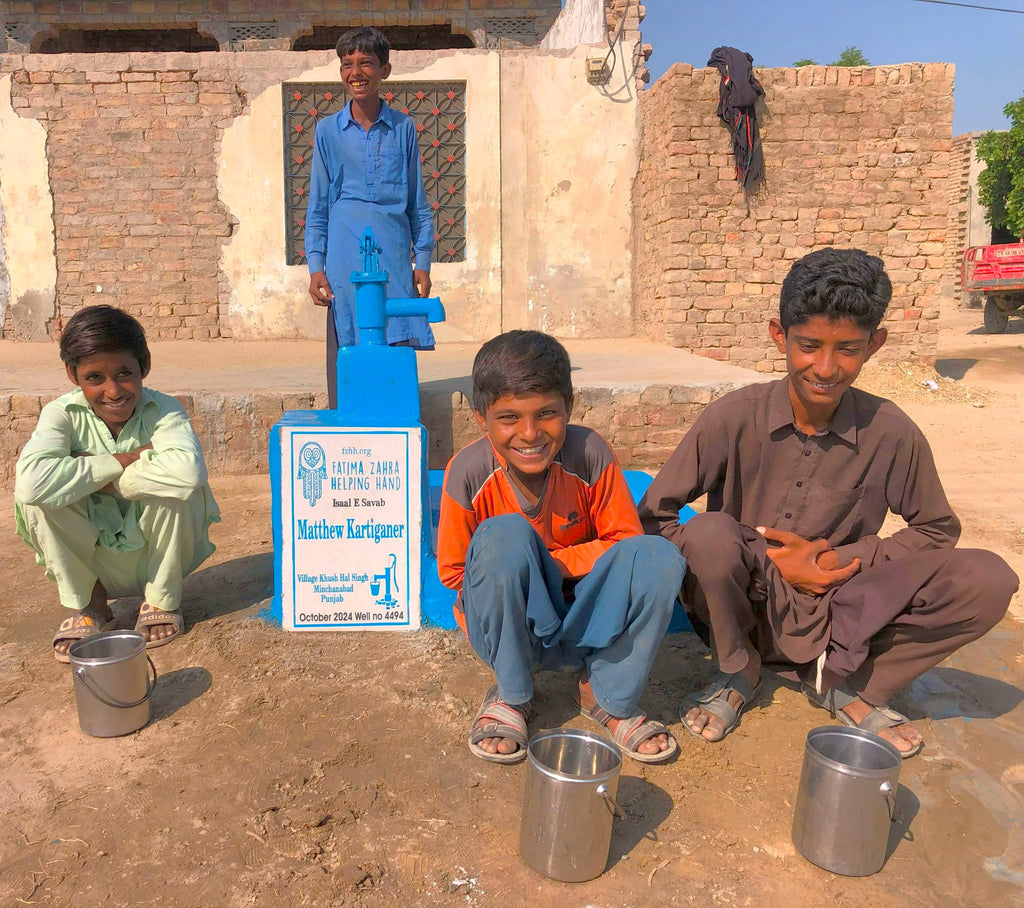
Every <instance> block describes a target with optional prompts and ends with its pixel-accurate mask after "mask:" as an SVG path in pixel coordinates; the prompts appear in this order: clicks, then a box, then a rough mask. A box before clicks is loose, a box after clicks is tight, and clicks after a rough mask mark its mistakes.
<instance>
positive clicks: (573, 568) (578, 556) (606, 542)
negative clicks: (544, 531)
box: [550, 533, 637, 577]
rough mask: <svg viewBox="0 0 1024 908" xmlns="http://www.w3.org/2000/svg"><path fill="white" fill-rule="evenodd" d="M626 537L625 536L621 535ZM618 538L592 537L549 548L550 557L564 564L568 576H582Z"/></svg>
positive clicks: (587, 572) (631, 534)
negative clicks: (588, 540) (587, 539)
mask: <svg viewBox="0 0 1024 908" xmlns="http://www.w3.org/2000/svg"><path fill="white" fill-rule="evenodd" d="M627 535H629V536H636V535H637V534H636V533H629V534H627ZM622 538H623V539H625V538H627V537H626V536H623V537H622ZM616 542H618V539H593V540H591V541H590V542H581V543H580V544H579V545H567V546H565V547H563V548H560V549H551V550H550V552H551V557H552V558H554V559H555V561H557V562H558V563H559V564H562V565H564V566H565V573H566V575H567V576H569V577H583V576H585V575H586V574H589V573H590V571H591V569H592V568H593V567H594V563H595V562H596V561H597V559H598V558H600V557H601V556H602V555H603V554H604V553H605V552H607V551H608V549H610V548H611V547H612V546H613V545H615V543H616Z"/></svg>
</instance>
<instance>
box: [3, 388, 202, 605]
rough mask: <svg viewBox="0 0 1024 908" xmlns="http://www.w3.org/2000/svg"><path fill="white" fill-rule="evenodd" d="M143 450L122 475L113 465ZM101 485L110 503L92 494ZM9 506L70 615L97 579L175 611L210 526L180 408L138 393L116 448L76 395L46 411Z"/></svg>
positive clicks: (192, 438) (198, 460)
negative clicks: (122, 456) (12, 504)
mask: <svg viewBox="0 0 1024 908" xmlns="http://www.w3.org/2000/svg"><path fill="white" fill-rule="evenodd" d="M150 443H152V445H153V449H152V450H150V451H143V452H142V454H141V456H140V457H139V460H138V461H136V462H135V463H133V464H131V465H129V466H128V467H125V468H122V467H121V465H120V463H118V461H117V458H116V457H114V456H113V455H114V454H115V453H125V452H128V451H134V450H136V449H137V448H140V447H141V446H142V445H145V444H150ZM111 482H112V483H113V487H114V489H115V490H116V494H110V493H109V492H101V491H100V489H102V488H103V487H104V486H106V485H107V484H108V483H111ZM14 498H15V521H16V527H17V530H18V534H19V535H20V536H21V537H22V538H23V539H24V540H25V541H26V542H28V544H29V545H31V546H32V548H33V549H35V551H36V560H37V561H38V562H39V563H40V564H42V565H44V566H45V567H46V573H47V575H48V576H49V577H51V579H54V580H56V581H57V585H58V588H59V592H60V597H61V601H62V603H63V604H64V605H66V606H68V607H70V608H84V606H85V605H86V604H88V601H89V599H90V597H91V594H92V587H93V585H94V584H95V582H96V579H97V577H99V579H101V580H102V581H103V582H104V585H105V586H106V587H107V592H108V593H109V594H110V595H111V596H119V595H121V596H123V595H139V594H142V595H145V596H146V598H147V601H149V602H151V604H153V605H155V606H157V607H158V608H164V609H174V608H177V607H178V604H179V603H180V597H181V581H182V579H183V577H184V575H185V574H187V573H188V572H189V571H192V570H194V569H195V568H196V567H197V566H198V565H199V564H201V563H202V562H203V561H204V560H205V559H206V558H207V557H208V556H209V555H210V554H211V553H212V552H213V550H214V546H213V544H212V543H211V542H210V540H209V535H208V528H209V525H210V523H212V522H213V521H216V520H219V519H220V512H219V510H218V508H217V503H216V502H215V501H214V499H213V494H212V493H211V491H210V487H209V485H208V483H207V475H206V464H205V463H204V461H203V453H202V449H201V448H200V446H199V439H198V438H196V434H195V432H194V431H193V429H192V425H191V423H190V422H189V420H188V416H187V415H186V414H185V410H184V408H183V407H182V405H181V404H180V403H179V402H178V401H177V400H175V398H173V397H171V396H170V395H168V394H162V393H161V392H159V391H153V390H150V389H148V388H143V390H142V395H141V397H140V399H139V403H138V405H137V406H136V408H135V412H134V413H133V414H132V416H131V418H130V419H129V420H128V422H127V423H126V424H125V425H124V427H123V428H122V429H121V431H120V433H119V435H118V437H117V439H116V440H115V439H114V438H113V437H112V436H111V434H110V430H109V429H108V428H107V426H106V425H105V424H104V423H103V421H102V420H101V419H100V418H99V417H98V416H96V414H95V413H93V411H92V409H91V408H90V407H89V404H88V403H87V402H86V400H85V396H84V395H83V394H82V392H81V390H80V389H76V390H74V391H71V392H69V393H68V394H65V395H63V396H62V397H59V398H57V400H55V401H52V402H51V403H49V404H47V405H46V406H45V407H44V408H43V411H42V413H40V415H39V422H38V424H37V425H36V428H35V431H34V432H33V433H32V437H31V438H30V439H29V441H28V443H27V444H26V445H25V448H24V450H23V451H22V452H21V456H20V457H19V458H18V466H17V471H16V479H15V487H14Z"/></svg>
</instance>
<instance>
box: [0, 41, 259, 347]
mask: <svg viewBox="0 0 1024 908" xmlns="http://www.w3.org/2000/svg"><path fill="white" fill-rule="evenodd" d="M218 56H219V55H203V56H202V57H200V56H198V55H188V56H183V57H180V58H178V59H179V60H181V59H184V60H186V61H188V63H187V67H188V68H178V67H175V66H171V67H167V68H165V67H166V65H167V63H168V62H169V60H173V58H169V57H168V56H167V55H162V54H161V55H132V56H130V57H129V55H120V54H119V55H113V54H105V55H98V56H96V57H93V58H85V59H84V60H83V58H82V57H77V58H75V64H81V63H82V62H86V63H91V65H92V66H93V68H92V69H87V70H83V69H80V68H79V66H78V65H75V64H72V63H71V58H69V57H60V56H57V57H49V56H28V57H17V56H12V55H8V56H5V57H3V58H2V63H3V71H4V72H12V73H13V85H12V93H11V103H12V105H13V107H14V108H15V110H16V111H17V112H18V113H19V114H20V115H21V116H25V117H33V118H35V119H37V120H40V121H42V122H43V124H44V125H45V127H46V130H47V142H46V153H47V158H48V161H49V174H50V187H51V191H52V193H53V205H54V231H55V235H56V243H55V249H56V256H57V300H58V304H57V305H58V310H57V312H56V313H55V323H54V324H53V325H52V326H51V327H52V328H53V329H57V328H59V326H60V324H61V322H62V321H66V320H67V318H68V317H69V316H70V315H71V314H73V313H74V312H76V311H77V310H78V309H80V308H81V307H82V306H83V305H87V304H93V303H99V302H105V303H110V304H112V305H117V306H121V307H123V308H124V309H126V310H127V311H129V312H131V313H132V314H133V315H135V316H136V317H138V318H139V319H140V320H141V321H142V322H143V324H145V325H146V327H147V329H148V330H149V331H150V336H151V337H153V338H154V339H157V338H209V337H219V336H221V335H222V334H224V333H225V331H226V329H223V328H222V327H221V325H222V324H223V325H225V326H226V325H227V321H226V319H224V320H223V321H222V319H221V316H222V314H223V313H222V307H223V306H224V305H226V302H225V300H226V297H227V292H228V288H227V286H226V282H224V281H223V280H222V278H221V276H220V266H219V261H220V253H221V245H222V244H223V243H224V242H225V241H226V240H227V238H228V237H229V236H230V235H231V231H232V229H233V225H232V219H231V216H230V214H229V212H228V211H227V209H226V208H225V207H224V206H223V205H222V204H221V203H220V202H219V201H218V199H217V159H218V148H219V143H220V136H221V131H222V129H223V127H224V126H226V125H228V124H229V123H230V122H231V120H232V118H233V117H235V116H237V115H238V114H239V113H240V112H241V111H242V110H243V108H244V105H245V100H244V97H243V96H242V94H241V93H240V92H239V91H237V90H236V83H235V81H234V80H233V79H232V78H231V77H230V75H229V72H228V70H227V69H225V68H224V67H222V66H217V65H216V64H212V65H211V64H204V63H200V62H199V61H200V60H203V61H208V60H211V59H212V60H214V61H215V60H216V59H217V57H218ZM147 59H148V60H149V61H150V62H149V64H148V65H147V62H146V61H147Z"/></svg>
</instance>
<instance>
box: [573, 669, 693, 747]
mask: <svg viewBox="0 0 1024 908" xmlns="http://www.w3.org/2000/svg"><path fill="white" fill-rule="evenodd" d="M579 697H580V709H581V711H585V713H586V715H589V716H590V717H591V718H593V719H594V720H595V721H597V722H600V723H601V724H602V725H603V726H604V727H605V728H607V729H608V731H610V732H611V733H612V737H613V738H615V739H616V740H618V738H617V737H616V733H618V732H620V729H621V728H622V723H623V722H630V723H632V724H637V721H636V720H637V718H638V717H636V716H633V717H628V718H627V717H619V716H612V715H611V714H610V713H608V714H605V710H603V709H602V708H601V707H600V706H599V705H598V702H597V697H595V696H594V689H593V688H592V687H591V686H590V679H589V678H588V677H587V676H586V675H581V676H580V683H579ZM599 711H600V712H599ZM599 716H600V717H599ZM643 718H645V719H646V717H643ZM647 721H650V720H647ZM659 724H660V723H659ZM620 736H621V735H620ZM677 749H678V745H677V744H676V741H675V739H674V738H673V737H672V736H671V735H670V734H669V733H668V730H667V729H666V730H665V731H664V732H662V733H660V734H655V735H651V736H650V737H649V738H645V739H644V740H642V741H640V743H638V744H637V745H636V747H635V749H634V751H633V753H631V754H630V755H631V756H634V757H636V758H640V757H655V758H658V757H660V756H662V755H664V756H665V757H668V756H669V755H671V754H672V753H674V752H675V751H676V750H677Z"/></svg>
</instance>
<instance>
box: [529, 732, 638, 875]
mask: <svg viewBox="0 0 1024 908" xmlns="http://www.w3.org/2000/svg"><path fill="white" fill-rule="evenodd" d="M528 753H529V763H528V766H527V771H526V791H525V794H524V796H523V819H522V823H521V825H520V828H519V852H520V854H522V856H523V860H524V861H526V863H527V864H528V865H529V866H530V867H532V868H533V869H534V870H536V871H537V872H538V873H542V874H544V876H546V877H550V878H551V879H553V880H562V881H563V882H566V883H579V882H582V881H583V880H592V879H593V878H594V877H596V876H600V874H601V873H602V871H604V868H605V865H606V864H607V863H608V848H609V846H610V845H611V840H612V818H613V816H614V815H615V812H616V809H617V808H616V804H615V793H616V791H617V790H618V787H619V769H620V767H621V766H622V754H621V753H620V752H619V748H618V747H616V746H615V744H614V743H613V742H612V741H609V740H608V739H607V738H604V737H602V736H600V735H596V734H592V733H590V732H588V731H577V730H575V729H556V730H554V731H545V732H541V733H540V734H538V735H536V736H535V737H534V739H533V740H532V741H531V742H530V746H529V748H528Z"/></svg>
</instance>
